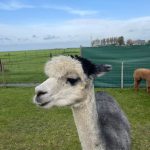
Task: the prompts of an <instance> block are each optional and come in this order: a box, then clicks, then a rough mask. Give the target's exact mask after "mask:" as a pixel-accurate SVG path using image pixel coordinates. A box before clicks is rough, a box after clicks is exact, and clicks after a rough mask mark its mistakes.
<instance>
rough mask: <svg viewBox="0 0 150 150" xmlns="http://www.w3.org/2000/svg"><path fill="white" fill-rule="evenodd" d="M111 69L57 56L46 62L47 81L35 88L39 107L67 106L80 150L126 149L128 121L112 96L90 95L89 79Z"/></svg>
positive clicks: (82, 59) (102, 65) (108, 66)
mask: <svg viewBox="0 0 150 150" xmlns="http://www.w3.org/2000/svg"><path fill="white" fill-rule="evenodd" d="M110 70H111V66H110V65H106V64H101V65H95V64H93V63H92V62H90V61H89V60H87V59H85V58H82V57H79V56H74V57H73V56H57V57H53V58H52V60H50V61H49V62H47V63H46V65H45V73H46V75H47V76H48V79H47V80H46V81H44V82H43V83H42V84H40V85H39V86H37V87H35V96H34V99H33V100H34V103H35V104H36V105H38V106H40V107H43V108H51V107H53V106H70V107H71V108H72V112H73V116H74V120H75V124H76V127H77V131H78V135H79V140H80V142H81V146H82V149H83V150H129V149H130V126H129V122H128V120H127V118H126V116H125V114H124V113H123V111H122V110H121V109H120V107H119V105H118V104H117V102H116V101H115V100H114V99H113V97H111V96H109V95H108V94H107V93H106V92H98V93H97V94H95V93H94V85H93V79H94V78H95V77H96V76H102V75H104V74H105V73H106V72H108V71H110Z"/></svg>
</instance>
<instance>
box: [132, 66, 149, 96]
mask: <svg viewBox="0 0 150 150" xmlns="http://www.w3.org/2000/svg"><path fill="white" fill-rule="evenodd" d="M133 77H134V88H135V90H136V91H138V89H139V85H140V82H141V80H146V83H147V92H148V93H150V69H145V68H140V69H136V70H135V71H134V74H133Z"/></svg>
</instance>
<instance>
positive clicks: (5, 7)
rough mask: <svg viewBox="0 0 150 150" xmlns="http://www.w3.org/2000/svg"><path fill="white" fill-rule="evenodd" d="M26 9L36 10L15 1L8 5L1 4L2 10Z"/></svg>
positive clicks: (0, 8)
mask: <svg viewBox="0 0 150 150" xmlns="http://www.w3.org/2000/svg"><path fill="white" fill-rule="evenodd" d="M24 8H34V6H32V5H27V4H23V3H21V2H18V1H15V0H12V1H9V2H7V3H6V2H5V3H4V2H0V10H8V11H12V10H18V9H24Z"/></svg>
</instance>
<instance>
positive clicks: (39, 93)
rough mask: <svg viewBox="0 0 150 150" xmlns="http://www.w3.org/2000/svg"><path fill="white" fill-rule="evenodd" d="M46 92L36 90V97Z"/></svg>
mask: <svg viewBox="0 0 150 150" xmlns="http://www.w3.org/2000/svg"><path fill="white" fill-rule="evenodd" d="M46 93H47V92H44V91H38V92H37V97H39V96H41V95H44V94H46Z"/></svg>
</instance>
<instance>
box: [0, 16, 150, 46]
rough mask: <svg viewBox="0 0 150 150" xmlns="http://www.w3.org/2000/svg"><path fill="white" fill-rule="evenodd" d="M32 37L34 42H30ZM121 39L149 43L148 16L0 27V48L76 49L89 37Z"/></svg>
mask: <svg viewBox="0 0 150 150" xmlns="http://www.w3.org/2000/svg"><path fill="white" fill-rule="evenodd" d="M33 35H36V37H38V38H33ZM48 35H49V36H48ZM121 35H123V36H124V37H125V39H128V38H132V39H145V40H149V39H150V16H148V17H141V18H133V19H129V20H111V19H75V20H68V21H66V22H60V23H57V24H39V25H38V24H36V25H32V26H31V25H28V26H27V25H26V26H11V25H4V24H3V25H2V24H1V25H0V39H1V40H0V45H1V46H2V45H3V46H5V45H11V44H24V45H25V44H26V45H27V46H28V45H30V44H34V45H36V46H37V44H38V43H41V44H43V45H44V44H45V45H47V44H49V46H51V45H53V47H58V46H61V45H63V46H64V45H66V47H70V45H73V43H74V45H76V46H78V47H79V46H80V45H85V46H89V45H90V37H91V36H92V37H93V39H95V38H104V37H111V36H121ZM45 37H49V38H48V40H44V38H45ZM2 39H3V41H2ZM5 39H10V40H5ZM18 39H20V40H18ZM25 39H28V40H25ZM60 43H64V44H60Z"/></svg>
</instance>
